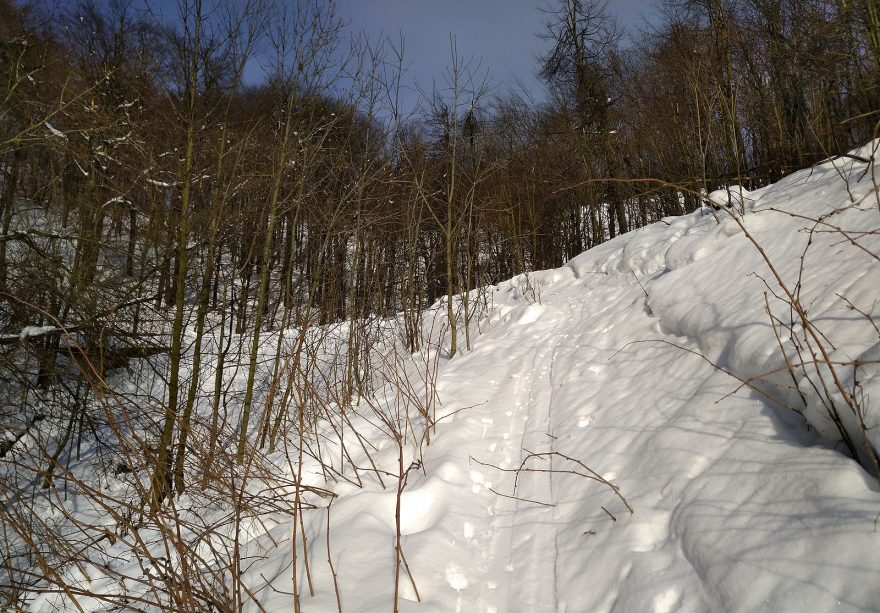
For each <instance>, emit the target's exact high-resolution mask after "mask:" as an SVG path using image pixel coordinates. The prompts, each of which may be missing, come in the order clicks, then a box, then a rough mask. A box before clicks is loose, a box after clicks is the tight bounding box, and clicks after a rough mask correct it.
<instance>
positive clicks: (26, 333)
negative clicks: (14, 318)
mask: <svg viewBox="0 0 880 613" xmlns="http://www.w3.org/2000/svg"><path fill="white" fill-rule="evenodd" d="M56 330H58V328H56V327H55V326H25V327H24V328H22V329H21V332H19V334H18V339H19V340H22V341H23V340H26V339H29V338H34V337H37V336H43V335H44V334H49V333H51V332H55V331H56Z"/></svg>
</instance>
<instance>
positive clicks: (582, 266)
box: [31, 147, 880, 613]
mask: <svg viewBox="0 0 880 613" xmlns="http://www.w3.org/2000/svg"><path fill="white" fill-rule="evenodd" d="M871 155H872V150H871V148H870V147H866V148H863V149H862V150H859V151H856V152H853V154H852V156H851V157H846V158H839V159H837V160H833V161H829V162H825V163H823V164H820V165H817V166H816V167H814V168H812V169H806V170H803V171H801V172H798V173H795V174H793V175H791V176H789V177H786V178H784V179H783V180H781V181H780V182H778V183H776V184H774V185H771V186H768V187H766V188H763V189H760V190H757V191H754V192H751V193H748V192H746V191H745V190H740V189H738V188H735V189H733V190H730V191H725V192H719V193H715V194H712V195H711V200H712V201H714V202H716V203H718V205H719V206H718V208H717V209H714V210H713V209H711V208H703V209H701V210H698V211H696V212H694V213H693V214H691V215H687V216H683V217H676V218H667V219H664V220H663V221H661V222H659V223H656V224H653V225H651V226H648V227H645V228H641V229H639V230H636V231H633V232H630V233H628V234H626V235H623V236H620V237H618V238H616V239H614V240H612V241H609V242H607V243H605V244H603V245H600V246H599V247H597V248H595V249H592V250H590V251H587V252H585V253H583V254H582V255H580V256H578V257H577V258H575V259H573V260H572V261H570V262H569V263H568V264H567V265H565V266H562V267H560V268H558V269H555V270H547V271H541V272H535V273H531V274H528V275H520V276H518V277H515V278H513V279H511V280H510V281H507V282H505V283H501V284H499V285H497V286H494V287H490V288H488V290H487V291H486V292H485V293H484V294H483V295H482V298H481V300H484V302H483V309H482V310H481V311H480V313H481V320H480V321H479V322H476V321H475V322H472V327H473V331H472V348H471V350H470V351H466V352H462V353H461V354H459V355H457V356H455V357H454V358H452V359H447V358H445V357H443V356H442V355H440V354H438V353H436V352H435V353H434V354H432V353H431V351H430V350H423V351H422V353H421V354H415V355H413V356H410V357H405V358H404V357H401V355H400V354H399V352H395V351H391V350H388V349H387V348H386V353H385V354H384V355H385V356H386V366H391V367H392V368H390V369H388V372H395V373H398V374H396V375H394V378H389V379H387V383H388V384H387V385H385V386H384V387H380V388H379V391H378V392H377V393H376V394H375V397H373V398H371V399H366V398H364V399H361V402H360V404H357V405H356V406H355V407H354V408H353V409H352V410H351V411H349V412H347V413H346V417H345V418H342V417H337V418H334V417H332V416H330V417H328V418H326V419H323V420H321V421H319V422H318V425H317V427H316V429H315V430H314V431H309V432H308V433H305V434H304V435H303V437H301V438H300V437H299V436H298V434H297V433H296V432H294V431H291V432H290V433H289V435H288V437H287V439H286V442H285V445H282V446H281V447H283V448H282V449H281V450H279V451H276V452H274V454H273V455H270V456H269V459H270V460H271V461H272V462H273V464H274V466H275V469H274V470H275V471H276V472H275V477H276V479H277V483H276V484H275V485H276V486H277V487H278V488H279V489H278V490H277V500H278V501H279V505H278V508H277V509H274V510H264V511H263V512H262V513H261V514H260V515H258V516H256V517H250V518H249V517H247V516H241V515H237V514H236V515H229V514H228V513H227V512H228V509H222V508H220V506H218V507H217V508H215V509H213V510H212V509H211V508H206V507H203V506H199V505H203V504H204V502H203V501H201V502H200V501H199V500H200V499H199V498H198V497H197V496H195V495H194V496H193V497H190V496H184V497H183V498H181V499H180V500H179V501H178V503H177V504H178V507H179V509H180V512H181V513H182V514H183V515H186V514H192V515H197V516H198V517H199V521H200V522H203V523H204V525H211V526H212V527H213V529H214V537H212V538H218V537H217V536H216V535H217V534H218V533H223V534H225V535H227V537H230V538H231V536H232V535H235V536H236V537H237V538H236V539H235V541H236V542H238V543H239V544H240V550H238V554H239V556H238V557H237V558H236V559H237V560H238V564H239V567H238V568H239V569H240V573H239V574H238V575H237V576H240V579H241V581H240V582H236V581H231V583H232V584H237V585H239V586H243V589H239V590H238V592H237V593H239V594H243V596H242V601H241V603H240V604H241V606H242V607H243V608H244V610H248V611H257V610H266V611H280V610H290V607H291V600H292V595H291V594H292V592H294V591H297V590H298V591H299V593H300V594H301V595H302V596H301V599H300V602H301V606H302V609H303V610H304V611H335V610H338V608H339V606H341V608H342V610H344V611H385V610H388V609H390V608H391V607H392V602H393V601H394V594H395V560H396V555H395V552H396V549H395V543H396V534H397V523H396V520H395V507H396V501H397V498H398V493H400V494H401V495H400V513H399V532H400V535H401V536H400V546H401V549H402V551H403V554H404V556H405V560H406V563H407V564H408V570H409V573H408V572H407V565H406V564H401V565H400V568H401V570H400V577H399V581H398V585H399V594H398V596H399V601H400V610H401V611H438V612H440V611H444V612H445V611H462V612H465V611H485V612H496V613H503V612H507V611H523V612H525V611H568V612H577V611H655V612H658V613H665V612H670V611H707V610H712V611H737V610H742V611H755V610H773V611H805V610H810V611H830V610H846V611H868V610H875V607H876V605H877V602H880V587H878V584H877V581H876V577H877V576H878V573H880V549H878V547H877V543H878V541H877V539H878V513H880V489H878V485H877V479H876V474H872V472H873V471H874V470H875V469H874V467H873V464H872V462H873V461H874V458H872V453H873V451H872V449H873V450H876V449H878V448H880V429H877V428H876V427H875V426H876V425H877V423H878V421H880V419H878V417H877V415H878V413H877V408H876V398H878V397H880V367H878V356H880V353H878V352H880V333H878V330H877V315H876V306H877V305H876V302H877V299H878V293H877V290H878V288H880V269H878V261H877V254H878V253H880V233H878V228H880V224H878V220H880V211H878V199H877V192H876V189H875V188H874V187H873V185H872V176H871V175H870V174H869V173H868V170H869V169H868V168H867V166H866V164H865V163H863V162H862V161H859V160H860V159H861V158H867V157H870V156H871ZM844 178H846V179H847V180H846V181H845V180H844ZM759 247H760V249H759ZM762 253H763V255H762ZM780 282H781V283H780ZM473 298H474V299H475V300H476V299H477V296H476V295H475V296H474V297H473ZM438 306H441V305H438ZM444 312H445V308H444V309H438V310H437V313H444ZM799 313H800V315H799ZM804 314H806V315H807V319H806V324H805V321H804V320H803V318H802V316H801V315H804ZM771 316H772V317H771ZM438 317H440V318H441V319H438ZM427 321H429V323H430V322H431V318H430V317H428V319H427ZM438 322H439V323H438ZM426 326H427V327H426V330H425V332H426V334H427V335H430V334H431V333H433V334H434V335H435V336H436V333H437V331H438V330H441V329H442V316H441V315H438V316H437V317H435V318H434V320H433V323H431V324H430V325H429V326H428V325H427V324H426ZM477 329H479V333H477ZM783 349H784V353H783ZM389 351H390V353H389ZM823 352H824V353H823ZM432 355H433V356H434V357H431V356H432ZM388 356H397V357H393V358H390V357H388ZM786 364H788V366H786ZM435 369H436V370H435ZM400 373H403V375H401V374H400ZM419 373H423V375H424V376H421V378H419V377H420V375H419ZM424 373H427V374H424ZM434 384H436V399H433V391H434V390H429V391H428V392H427V393H423V392H424V390H422V391H420V389H421V388H420V386H424V388H425V389H428V387H429V386H430V385H434ZM435 400H436V402H435ZM434 420H435V421H434ZM432 422H433V423H432ZM426 432H427V435H426ZM353 439H356V440H354V442H353ZM846 441H849V442H846ZM398 443H399V445H398ZM850 449H851V450H853V451H854V452H855V454H856V455H858V456H859V457H860V460H861V465H860V464H859V463H858V462H857V461H855V460H854V459H852V457H848V456H851V455H852V453H851V452H850ZM300 450H302V453H300ZM299 460H301V461H302V465H301V466H302V468H298V461H299ZM517 469H519V472H517ZM298 470H301V471H302V472H301V475H302V488H301V489H297V488H293V489H297V493H296V495H301V496H302V497H303V498H307V499H308V500H309V504H313V505H314V506H315V508H313V509H305V510H302V514H301V515H300V516H299V519H300V521H301V522H302V523H301V525H302V526H303V527H304V528H305V534H306V536H307V550H308V552H309V555H308V559H309V573H310V575H311V579H310V581H311V582H312V584H313V590H314V596H313V597H311V596H309V595H308V590H307V588H306V587H305V585H306V583H307V582H308V581H309V579H308V578H307V576H306V569H305V567H304V566H303V555H302V537H301V531H300V530H299V529H298V528H294V523H293V522H295V521H297V520H295V519H291V515H290V512H289V511H284V510H283V509H281V506H282V502H281V501H283V500H288V501H289V500H290V498H291V496H293V495H294V493H293V489H292V488H291V487H290V484H291V483H294V482H296V478H295V477H296V475H297V474H298V473H297V471H298ZM401 470H404V479H402V480H401V479H400V478H399V477H400V475H401ZM382 476H384V478H383V477H382ZM380 480H381V481H382V484H380V483H379V481H380ZM256 481H259V485H258V484H257V483H256ZM282 482H283V483H285V484H286V485H285V486H282V485H280V484H281V483H282ZM265 483H266V478H265V477H264V478H261V479H259V480H257V479H255V480H254V483H253V484H252V483H248V485H247V488H252V489H253V491H255V492H256V491H259V490H261V487H263V486H265ZM358 483H359V486H358ZM383 485H384V487H383ZM242 487H244V486H242ZM247 488H245V489H247ZM284 488H286V489H284ZM325 490H326V492H325ZM285 492H286V493H285ZM329 492H332V493H333V494H332V495H331V494H329ZM316 493H322V494H323V496H324V497H321V496H318V495H316ZM334 496H335V497H334ZM330 500H332V501H333V502H332V506H331V507H330V509H329V510H328V509H327V503H328V502H329V501H330ZM69 508H71V509H74V513H86V511H85V510H83V508H81V507H80V506H79V505H78V504H70V505H69ZM300 508H301V509H304V507H300ZM293 517H297V515H296V513H294V514H293ZM223 522H225V523H223ZM328 525H329V529H330V538H329V539H328V535H327V529H328ZM145 540H146V541H147V544H148V546H149V542H150V541H149V537H145ZM292 540H293V541H294V542H293V543H292ZM123 542H124V539H120V541H117V542H116V544H113V545H109V544H107V545H106V546H105V547H104V548H103V550H102V551H103V552H104V553H103V555H106V556H107V559H112V560H113V568H114V572H115V573H117V575H114V576H116V577H118V576H131V577H135V576H140V577H143V576H144V575H143V573H142V572H141V571H142V570H143V561H142V560H140V561H138V559H136V558H137V556H132V555H131V553H130V552H129V551H126V547H125V546H124V543H123ZM193 542H201V543H202V544H201V545H199V547H201V548H202V549H201V550H200V551H201V555H202V560H203V561H204V562H205V564H206V568H207V567H210V566H211V565H221V566H222V564H223V562H222V561H221V558H222V556H221V555H220V554H218V553H217V552H218V551H221V548H215V549H212V548H211V542H212V541H211V539H210V538H209V539H207V540H201V541H199V539H198V538H196V537H194V541H193ZM215 544H216V543H215ZM155 547H157V548H158V550H157V551H160V550H161V542H160V541H158V540H157V541H156V543H155ZM328 547H329V559H330V560H331V561H332V567H331V566H330V565H328ZM294 551H297V552H298V553H297V554H296V555H297V557H296V560H294V559H293V552H294ZM156 555H157V556H158V553H157V554H156ZM163 559H164V558H163ZM172 559H175V558H173V557H172ZM166 563H167V564H170V567H169V568H174V569H176V570H178V571H179V566H176V565H175V563H174V562H166ZM91 564H92V565H91V566H90V567H89V568H90V570H88V571H87V572H80V571H78V570H77V569H74V568H67V569H64V570H62V572H64V573H66V575H65V576H66V577H67V581H68V582H70V583H71V584H75V585H77V586H79V587H80V588H82V589H83V590H87V591H89V592H90V593H93V594H98V595H101V594H103V595H104V596H108V595H113V597H116V596H120V595H122V594H123V592H125V590H128V589H131V590H132V593H137V592H138V591H139V590H142V589H143V585H141V586H140V587H138V586H137V585H136V584H137V582H136V581H135V582H129V583H125V581H120V580H118V579H112V578H110V576H109V574H108V576H102V574H101V568H102V566H101V564H100V563H97V562H95V561H94V560H93V561H92V562H91ZM138 564H140V569H141V571H139V570H138ZM105 566H106V568H109V567H110V566H109V563H105ZM292 568H296V569H297V573H296V580H297V584H298V587H297V588H296V590H295V589H294V586H293V576H292V572H291V569H292ZM184 570H185V569H184ZM202 570H204V569H202ZM188 572H190V573H198V572H202V571H200V570H199V569H195V568H190V570H189V571H188ZM223 572H225V571H221V576H222V573H223ZM334 573H335V575H334ZM409 574H411V577H412V579H410V577H409ZM183 576H184V577H186V576H187V575H183ZM192 576H194V575H192ZM334 576H335V579H336V582H337V585H338V598H339V601H338V603H337V590H336V589H334ZM226 577H227V579H228V578H229V577H230V575H228V574H227V575H226ZM414 588H415V589H417V590H418V596H417V595H416V591H415V589H414ZM419 599H420V600H421V603H420V604H419V603H417V600H419ZM77 600H78V602H79V605H80V606H81V607H82V608H83V610H95V611H98V610H102V611H103V610H109V609H107V608H106V606H107V604H106V601H105V600H102V599H101V598H100V597H96V598H89V597H82V596H80V597H79V598H77ZM126 602H128V605H126V606H132V607H135V606H138V607H139V606H140V605H136V602H135V601H126ZM133 603H135V604H133ZM59 605H60V606H62V608H65V609H67V610H73V609H72V608H71V601H70V599H69V595H68V596H65V595H64V594H57V593H56V594H43V595H41V596H40V597H39V598H37V599H36V600H34V601H33V602H32V604H31V609H32V610H34V611H48V610H54V607H55V606H59ZM144 608H146V609H149V608H150V607H149V606H147V605H144Z"/></svg>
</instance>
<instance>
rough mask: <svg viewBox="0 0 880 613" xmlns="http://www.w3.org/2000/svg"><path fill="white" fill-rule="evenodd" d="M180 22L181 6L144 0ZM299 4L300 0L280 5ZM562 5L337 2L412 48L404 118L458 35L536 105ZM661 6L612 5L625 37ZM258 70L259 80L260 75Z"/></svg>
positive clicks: (464, 47)
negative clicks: (540, 72)
mask: <svg viewBox="0 0 880 613" xmlns="http://www.w3.org/2000/svg"><path fill="white" fill-rule="evenodd" d="M138 1H139V2H140V3H144V4H148V5H150V6H152V7H153V8H154V9H157V10H158V11H159V12H160V13H161V14H163V16H164V17H166V18H168V17H170V18H172V19H173V18H174V16H176V15H177V14H178V12H177V0H138ZM277 1H278V2H287V1H289V2H296V1H297V0H277ZM553 4H554V0H337V9H338V14H339V16H340V17H341V18H342V19H343V20H344V21H345V22H346V23H347V24H348V29H349V32H350V33H358V32H363V33H364V34H366V35H367V36H368V37H369V38H371V39H373V40H375V39H377V38H378V37H380V36H382V35H385V36H389V37H390V38H391V39H393V40H394V41H395V42H396V41H398V40H399V39H400V36H401V35H402V36H403V38H404V41H405V55H406V57H405V62H406V65H407V69H408V74H407V78H406V79H405V87H404V91H403V92H402V95H403V106H404V107H405V108H404V110H405V111H406V110H411V109H412V108H413V107H414V106H415V105H416V104H417V103H418V102H419V100H420V97H421V96H420V94H419V92H418V89H417V87H416V84H418V85H419V86H420V87H421V89H422V90H423V91H426V92H430V91H431V90H432V88H433V84H434V82H435V81H436V83H437V86H438V87H439V88H442V87H443V83H444V82H443V76H442V75H443V72H444V70H445V69H446V67H447V66H448V65H449V63H450V34H452V35H454V36H455V40H456V45H457V48H458V53H459V55H460V56H461V57H462V58H463V59H465V60H468V59H469V60H470V61H471V66H472V67H477V66H479V68H480V71H481V72H485V71H487V70H488V72H489V74H490V75H491V79H490V83H491V85H492V87H493V88H494V90H495V91H498V90H505V89H518V88H523V89H525V90H526V91H527V92H530V93H531V94H533V95H534V96H536V97H540V96H541V91H542V88H541V85H540V83H539V81H538V79H537V77H536V71H537V66H536V57H537V56H538V55H540V54H541V52H542V51H543V50H544V48H545V47H544V45H545V43H543V41H541V40H540V39H539V38H538V36H537V34H538V33H539V32H541V31H542V30H543V29H544V23H545V21H546V20H547V18H548V16H547V15H546V14H544V13H542V12H541V10H540V8H542V7H546V6H548V5H551V6H552V5H553ZM660 4H661V0H608V4H607V6H608V10H609V12H610V13H612V14H613V15H616V16H617V18H618V20H619V21H620V23H621V25H622V26H623V27H624V29H625V31H627V32H628V33H630V34H635V33H637V32H638V30H639V28H641V27H643V26H644V25H645V24H646V22H647V21H649V20H650V19H652V17H656V15H657V10H658V6H659V5H660ZM258 72H259V70H255V71H254V73H255V74H256V73H258Z"/></svg>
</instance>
